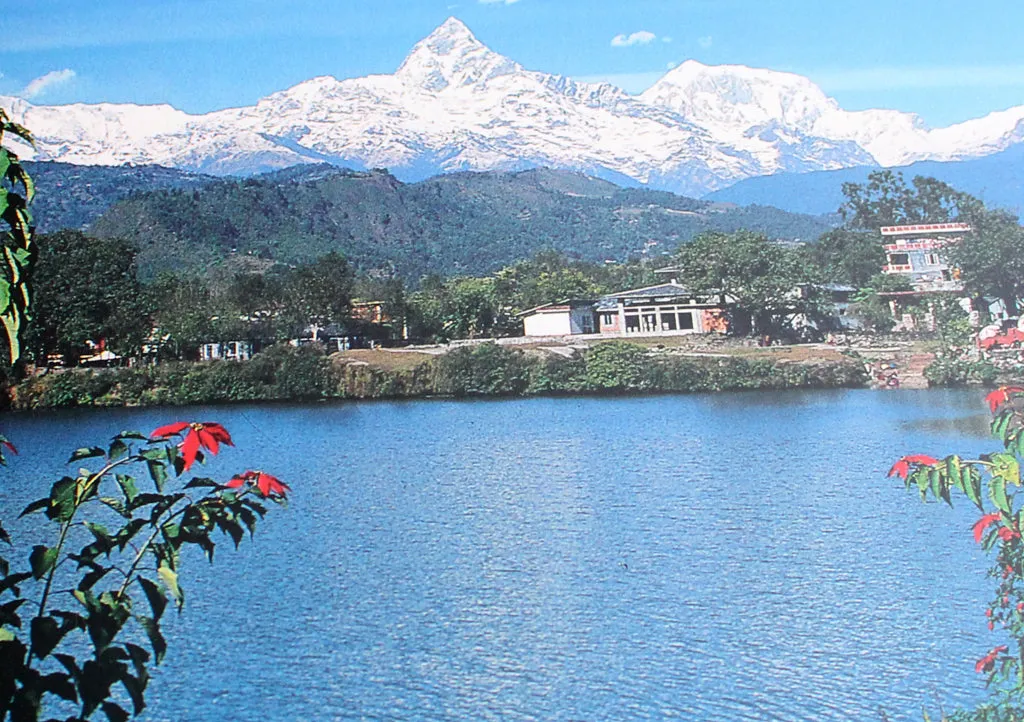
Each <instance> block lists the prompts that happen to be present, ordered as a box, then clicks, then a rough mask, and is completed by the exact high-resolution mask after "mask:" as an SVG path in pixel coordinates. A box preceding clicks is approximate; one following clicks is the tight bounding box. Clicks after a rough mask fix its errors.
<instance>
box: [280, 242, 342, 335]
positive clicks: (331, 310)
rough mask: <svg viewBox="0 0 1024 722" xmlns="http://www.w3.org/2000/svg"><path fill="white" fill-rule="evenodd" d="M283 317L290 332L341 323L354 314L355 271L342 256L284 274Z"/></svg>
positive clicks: (330, 257)
mask: <svg viewBox="0 0 1024 722" xmlns="http://www.w3.org/2000/svg"><path fill="white" fill-rule="evenodd" d="M283 282H284V292H283V306H284V308H283V315H284V319H285V323H286V326H287V328H288V330H289V331H290V332H292V333H295V334H298V333H301V332H302V331H303V330H304V329H305V328H306V327H308V326H310V325H313V326H317V327H324V326H328V325H330V324H332V323H342V322H344V321H346V320H347V319H348V318H349V315H350V313H351V310H352V282H353V274H352V268H351V267H350V266H349V264H348V261H346V260H345V257H344V256H342V255H341V254H340V253H328V254H327V255H325V256H321V257H320V258H318V259H317V260H316V261H314V262H313V263H309V264H306V265H303V266H299V267H298V268H295V269H293V270H291V271H289V272H288V273H286V274H285V276H284V279H283Z"/></svg>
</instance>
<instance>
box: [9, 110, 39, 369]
mask: <svg viewBox="0 0 1024 722" xmlns="http://www.w3.org/2000/svg"><path fill="white" fill-rule="evenodd" d="M5 133H10V134H11V135H13V136H15V137H17V138H20V139H21V140H23V141H25V142H26V143H28V144H30V145H31V144H32V134H31V133H30V132H29V131H28V130H27V129H26V128H23V127H22V126H20V125H18V124H17V123H12V122H11V121H10V120H9V119H8V118H7V114H6V113H5V112H4V111H3V109H0V219H3V222H4V223H6V224H7V226H8V228H9V229H10V230H8V231H6V232H5V233H4V234H3V261H4V262H3V264H0V269H2V273H0V323H2V324H3V327H4V333H5V335H6V336H7V348H8V355H9V358H10V362H11V365H12V366H13V365H14V364H16V363H17V362H18V360H19V359H20V358H21V337H22V333H23V331H24V327H25V322H26V321H28V320H29V318H30V316H29V310H28V307H29V299H30V292H29V284H30V277H31V273H32V266H33V264H34V261H35V255H36V249H35V244H34V243H33V242H32V231H33V229H32V216H31V214H30V213H29V211H28V204H29V203H31V202H32V196H34V195H35V186H34V185H33V183H32V179H31V178H30V177H29V175H28V173H26V172H25V169H24V168H23V167H22V165H21V163H20V162H19V161H18V156H17V155H16V154H15V153H14V152H13V151H12V150H10V149H9V148H6V147H4V146H3V140H4V134H5ZM19 187H20V188H21V192H18V188H19Z"/></svg>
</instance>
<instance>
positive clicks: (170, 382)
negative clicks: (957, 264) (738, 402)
mask: <svg viewBox="0 0 1024 722" xmlns="http://www.w3.org/2000/svg"><path fill="white" fill-rule="evenodd" d="M780 349H784V350H779V349H772V350H756V349H755V350H750V349H747V348H746V347H743V348H741V349H740V351H739V352H738V353H718V352H706V353H705V352H696V353H695V352H694V351H693V350H692V349H687V350H682V349H679V350H678V351H673V350H666V349H665V348H664V347H663V346H658V347H654V346H643V345H639V344H635V343H629V342H622V341H607V342H603V343H600V344H596V345H594V346H591V347H588V348H583V349H580V348H571V349H570V348H568V347H559V348H557V349H545V348H528V349H523V348H518V347H516V348H508V347H505V346H499V345H497V344H493V343H480V344H474V345H464V346H459V347H455V348H452V349H449V350H447V351H446V352H445V353H441V354H433V355H429V356H427V357H425V358H424V356H426V355H425V354H419V353H417V351H416V350H415V349H414V350H412V351H409V350H403V351H402V352H400V353H395V352H387V351H382V350H377V351H367V350H360V351H353V352H341V353H336V354H333V355H330V356H328V355H326V354H325V353H324V352H323V351H322V350H320V349H317V348H315V347H303V348H293V347H282V346H278V347H273V348H271V349H269V350H267V351H265V352H263V353H261V354H257V355H256V356H254V357H253V358H252V359H251V360H249V361H241V362H239V361H209V362H201V363H192V362H172V363H167V364H160V365H156V366H145V367H135V368H113V369H68V370H62V371H59V372H50V373H47V374H44V375H40V376H34V377H30V378H28V379H25V380H24V381H22V382H20V383H19V384H16V385H15V386H13V387H11V388H9V389H7V405H6V410H8V411H12V412H19V411H31V410H41V409H71V408H105V407H114V408H147V407H160V406H189V405H206V406H210V405H234V404H249V403H289V402H292V403H294V402H306V403H308V402H311V401H346V400H353V401H369V400H389V401H394V400H418V399H423V400H430V399H441V400H446V399H463V398H529V397H535V396H545V397H562V398H565V397H574V396H575V397H587V396H594V397H599V396H612V395H630V396H635V395H659V394H679V393H700V392H717V391H742V390H783V389H828V388H866V387H868V386H869V378H868V375H867V372H866V370H865V365H864V363H863V361H862V360H860V359H857V358H853V357H850V356H844V355H842V354H840V353H838V352H837V351H835V350H834V349H833V350H826V352H825V353H822V352H821V350H819V349H807V348H805V347H780Z"/></svg>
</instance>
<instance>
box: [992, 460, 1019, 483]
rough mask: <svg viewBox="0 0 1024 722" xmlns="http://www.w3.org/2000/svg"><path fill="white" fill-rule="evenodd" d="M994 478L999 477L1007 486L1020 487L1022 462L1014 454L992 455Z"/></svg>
mask: <svg viewBox="0 0 1024 722" xmlns="http://www.w3.org/2000/svg"><path fill="white" fill-rule="evenodd" d="M989 461H991V463H992V471H991V473H992V476H998V477H999V478H1001V479H1003V481H1005V482H1006V483H1007V484H1013V485H1014V486H1020V462H1019V461H1017V457H1015V456H1014V455H1013V454H1006V453H1001V454H992V456H991V457H990V458H989Z"/></svg>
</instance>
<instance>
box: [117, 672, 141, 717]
mask: <svg viewBox="0 0 1024 722" xmlns="http://www.w3.org/2000/svg"><path fill="white" fill-rule="evenodd" d="M121 684H123V685H124V688H125V691H126V692H128V696H129V697H131V700H132V709H133V712H134V713H135V715H136V716H138V715H140V714H142V710H144V709H146V700H145V691H146V682H144V681H143V680H141V679H138V678H136V677H133V676H132V675H130V674H126V675H124V676H122V677H121Z"/></svg>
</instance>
